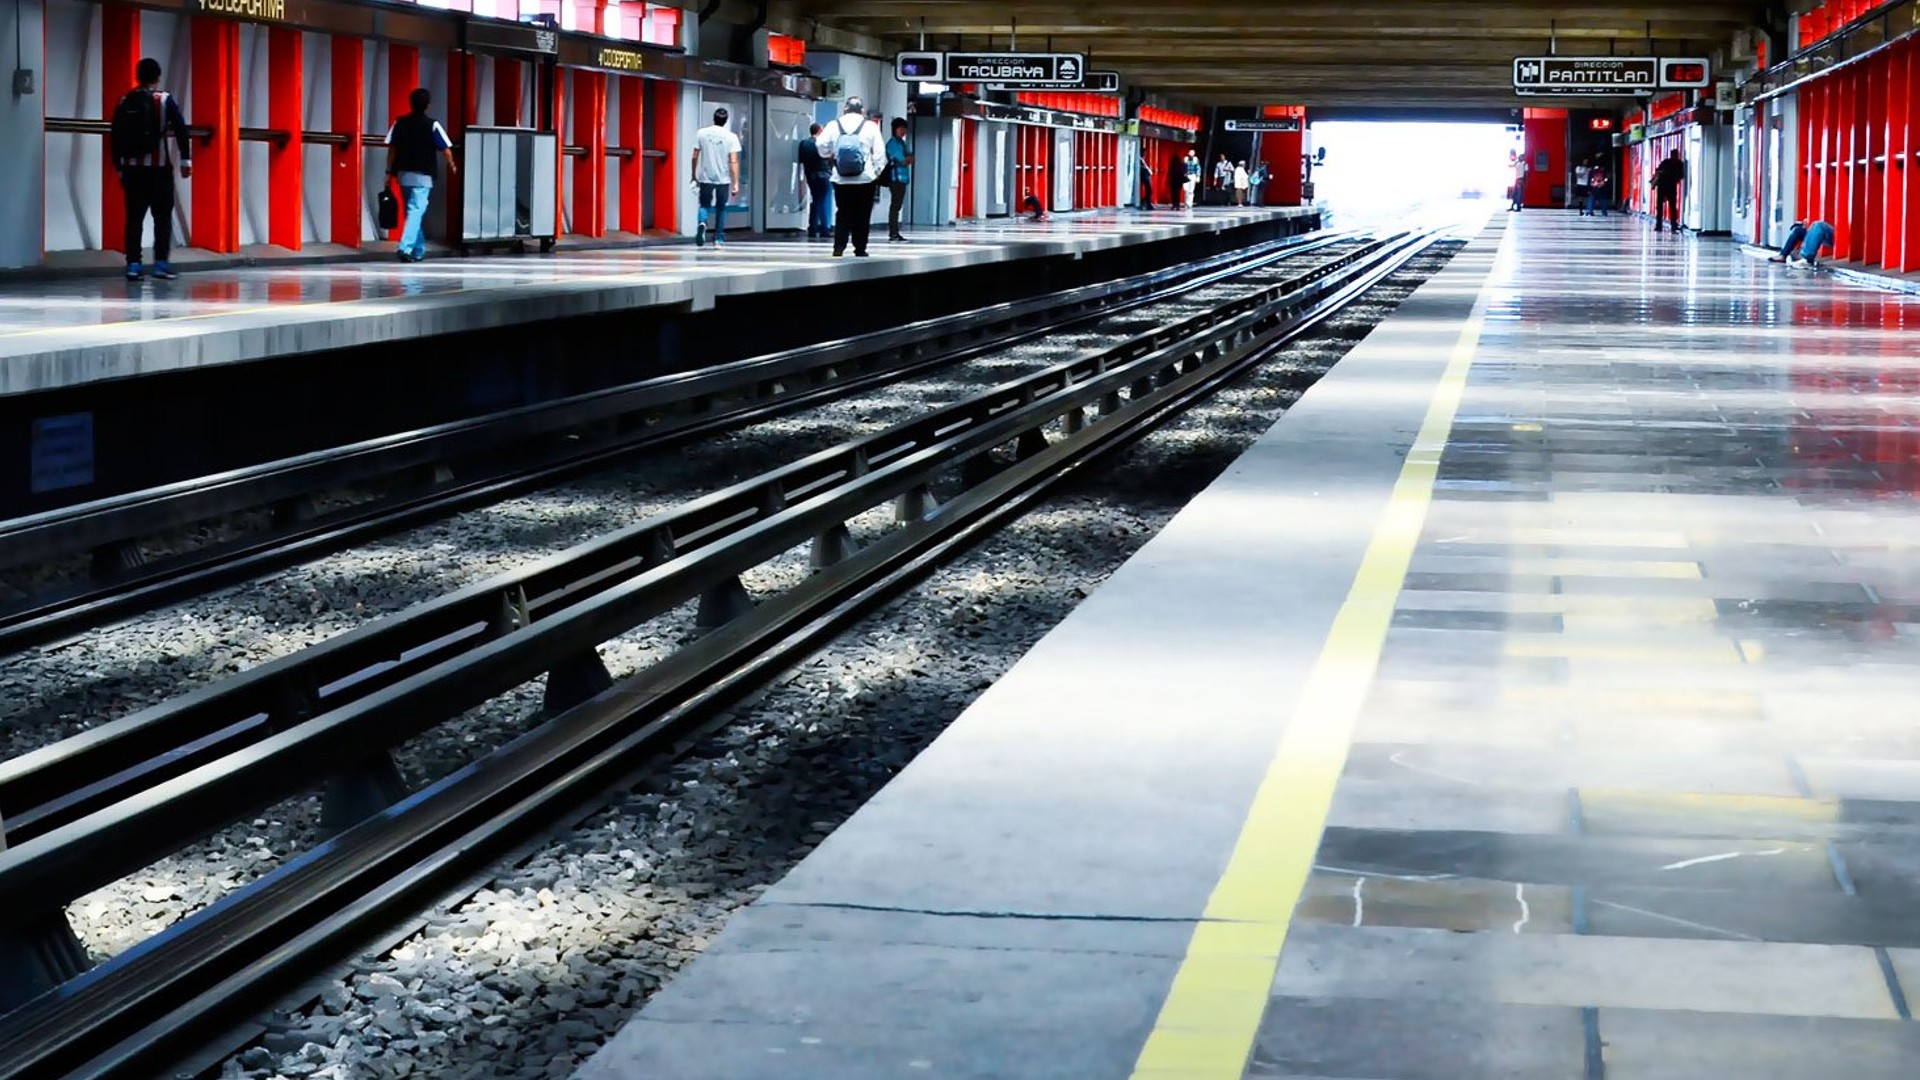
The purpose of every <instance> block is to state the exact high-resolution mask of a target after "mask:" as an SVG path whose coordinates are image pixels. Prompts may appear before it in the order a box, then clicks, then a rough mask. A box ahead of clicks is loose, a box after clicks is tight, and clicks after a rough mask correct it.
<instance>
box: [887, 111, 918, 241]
mask: <svg viewBox="0 0 1920 1080" xmlns="http://www.w3.org/2000/svg"><path fill="white" fill-rule="evenodd" d="M911 183H913V148H912V147H910V146H908V145H907V122H906V120H905V119H904V118H902V117H897V116H896V117H894V119H893V138H891V139H888V140H887V194H888V196H889V198H890V200H891V201H889V202H888V203H887V242H888V243H892V244H904V243H906V242H907V238H906V237H905V236H902V235H901V234H900V210H901V207H902V205H903V204H904V203H905V202H906V201H907V185H908V184H911Z"/></svg>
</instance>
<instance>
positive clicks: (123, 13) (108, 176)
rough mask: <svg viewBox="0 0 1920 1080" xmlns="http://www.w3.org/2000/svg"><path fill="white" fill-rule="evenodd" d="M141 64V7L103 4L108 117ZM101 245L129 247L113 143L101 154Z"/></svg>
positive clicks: (103, 89)
mask: <svg viewBox="0 0 1920 1080" xmlns="http://www.w3.org/2000/svg"><path fill="white" fill-rule="evenodd" d="M138 63H140V9H139V8H136V7H129V6H127V5H125V4H103V5H101V7H100V105H101V111H102V112H104V113H105V114H106V115H107V116H109V117H111V116H112V115H113V110H114V107H115V106H117V105H119V104H120V99H121V98H122V97H124V96H125V95H126V93H127V91H129V90H131V89H133V81H134V74H133V69H134V66H135V65H137V64H138ZM100 168H101V176H100V193H101V196H102V197H101V199H100V247H101V248H102V249H103V250H106V251H120V250H121V249H123V248H124V247H126V240H125V239H124V236H123V234H124V233H125V232H126V229H127V208H126V205H125V203H124V202H123V201H122V200H121V198H120V170H119V169H118V168H117V167H116V166H115V165H114V161H113V151H112V148H111V146H109V148H108V150H107V152H106V153H103V154H101V155H100Z"/></svg>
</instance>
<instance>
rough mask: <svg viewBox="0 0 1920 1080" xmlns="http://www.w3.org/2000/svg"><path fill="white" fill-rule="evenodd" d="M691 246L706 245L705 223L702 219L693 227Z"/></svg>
mask: <svg viewBox="0 0 1920 1080" xmlns="http://www.w3.org/2000/svg"><path fill="white" fill-rule="evenodd" d="M693 246H694V247H706V246H707V223H706V222H704V221H703V222H701V223H700V224H698V225H695V226H694V227H693Z"/></svg>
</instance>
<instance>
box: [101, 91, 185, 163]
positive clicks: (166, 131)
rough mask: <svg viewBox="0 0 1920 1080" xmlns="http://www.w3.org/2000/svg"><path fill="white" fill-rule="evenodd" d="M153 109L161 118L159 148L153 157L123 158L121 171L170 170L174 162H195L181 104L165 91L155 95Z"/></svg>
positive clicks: (148, 155)
mask: <svg viewBox="0 0 1920 1080" xmlns="http://www.w3.org/2000/svg"><path fill="white" fill-rule="evenodd" d="M152 96H153V107H154V110H155V111H156V112H158V113H159V114H160V146H159V148H158V149H156V150H155V151H154V152H153V153H151V154H139V155H129V156H123V157H121V158H120V159H119V161H120V167H121V168H123V169H127V168H149V169H153V168H160V169H170V168H172V167H173V165H174V163H175V162H179V161H191V160H192V159H193V143H192V142H191V141H190V140H189V137H188V133H187V118H186V116H185V114H183V113H181V111H180V103H179V102H177V101H175V100H173V95H172V94H169V93H167V92H166V91H165V90H155V91H152Z"/></svg>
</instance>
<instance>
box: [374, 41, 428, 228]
mask: <svg viewBox="0 0 1920 1080" xmlns="http://www.w3.org/2000/svg"><path fill="white" fill-rule="evenodd" d="M419 85H420V50H419V48H418V47H416V46H413V45H397V44H392V45H388V46H387V123H386V126H387V128H392V127H393V122H394V121H395V120H398V119H400V118H401V117H403V116H405V115H407V113H409V112H411V111H413V107H412V106H411V105H409V104H408V102H407V98H408V97H409V96H410V95H411V94H412V93H413V91H414V89H415V88H416V87H418V86H419ZM381 134H385V132H384V131H383V132H381ZM382 167H383V168H384V167H385V162H384V159H383V161H382ZM406 227H407V208H406V204H405V203H402V204H401V206H400V224H399V225H398V226H396V227H395V228H394V229H393V231H392V232H390V233H388V234H387V239H389V240H398V239H400V233H401V230H403V229H405V228H406Z"/></svg>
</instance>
